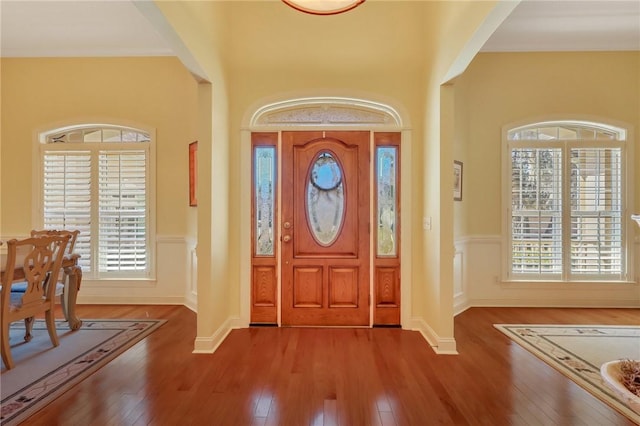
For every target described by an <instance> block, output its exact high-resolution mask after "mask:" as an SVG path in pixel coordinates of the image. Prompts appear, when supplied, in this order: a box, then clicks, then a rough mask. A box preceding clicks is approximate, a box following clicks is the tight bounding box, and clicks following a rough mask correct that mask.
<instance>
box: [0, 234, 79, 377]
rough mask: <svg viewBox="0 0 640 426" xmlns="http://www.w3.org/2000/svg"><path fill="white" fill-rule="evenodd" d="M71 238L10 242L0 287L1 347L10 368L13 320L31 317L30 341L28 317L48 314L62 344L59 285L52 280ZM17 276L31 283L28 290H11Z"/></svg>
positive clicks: (53, 338)
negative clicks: (57, 308)
mask: <svg viewBox="0 0 640 426" xmlns="http://www.w3.org/2000/svg"><path fill="white" fill-rule="evenodd" d="M69 239H70V236H68V235H66V236H62V235H57V236H47V237H39V238H27V239H24V240H16V239H13V240H10V241H8V242H7V263H6V266H5V270H4V272H3V273H2V288H1V289H0V304H1V306H0V313H1V314H2V315H1V316H0V318H1V319H0V323H1V327H0V334H1V336H0V349H1V350H2V361H3V362H4V365H5V366H6V367H7V369H10V368H13V365H14V364H13V357H12V356H11V346H10V344H9V326H10V324H11V323H12V322H15V321H18V320H27V321H25V323H26V324H27V333H26V335H25V340H27V341H29V340H31V330H32V328H33V320H31V321H28V319H30V318H31V319H33V318H35V316H36V315H39V314H44V316H45V320H46V323H47V331H48V332H49V337H50V339H51V343H52V344H53V346H58V344H59V342H58V334H57V332H56V325H55V318H54V307H55V299H54V298H55V296H54V293H55V288H56V286H55V285H51V284H55V279H56V277H58V274H59V273H60V266H61V265H62V259H63V257H64V254H65V249H66V247H67V243H68V242H69ZM22 276H24V277H22ZM17 280H19V281H25V282H26V283H27V288H26V291H25V292H24V293H16V292H12V291H11V285H12V283H13V282H14V281H17ZM51 281H53V282H51Z"/></svg>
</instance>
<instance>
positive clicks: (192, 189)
mask: <svg viewBox="0 0 640 426" xmlns="http://www.w3.org/2000/svg"><path fill="white" fill-rule="evenodd" d="M197 187H198V141H195V142H191V143H190V144H189V205H190V206H194V207H195V206H197V205H198V198H197V194H198V192H197V191H196V189H197Z"/></svg>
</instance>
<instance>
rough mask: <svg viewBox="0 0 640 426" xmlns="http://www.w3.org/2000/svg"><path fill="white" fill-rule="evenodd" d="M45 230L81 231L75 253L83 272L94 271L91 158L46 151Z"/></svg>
mask: <svg viewBox="0 0 640 426" xmlns="http://www.w3.org/2000/svg"><path fill="white" fill-rule="evenodd" d="M43 189H44V206H43V207H44V227H45V228H46V229H78V230H80V235H79V236H78V239H77V240H76V244H75V249H74V250H75V252H76V253H78V254H80V256H81V257H80V265H81V266H82V268H83V271H85V272H90V271H91V247H90V245H89V235H90V233H91V154H90V152H88V151H77V152H74V151H45V153H44V187H43Z"/></svg>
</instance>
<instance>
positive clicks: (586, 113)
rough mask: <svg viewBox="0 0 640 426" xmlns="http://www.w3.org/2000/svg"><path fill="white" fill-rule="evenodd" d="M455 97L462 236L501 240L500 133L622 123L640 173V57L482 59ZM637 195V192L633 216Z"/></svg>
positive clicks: (464, 78) (525, 55) (634, 165)
mask: <svg viewBox="0 0 640 426" xmlns="http://www.w3.org/2000/svg"><path fill="white" fill-rule="evenodd" d="M456 93H457V94H456V105H459V106H460V108H459V109H458V110H457V111H458V113H459V115H458V116H457V123H458V124H459V126H458V127H459V129H460V135H459V136H460V139H459V140H458V141H457V142H458V144H459V145H460V146H459V147H456V152H460V158H459V159H460V160H462V161H464V201H463V202H462V204H461V211H460V215H459V216H458V217H456V219H457V220H456V222H457V223H458V226H459V228H458V230H457V235H458V236H469V235H499V234H500V233H501V210H500V205H501V192H500V191H501V189H500V188H501V172H500V171H501V129H502V126H503V125H506V124H509V123H513V122H518V121H522V120H528V119H533V120H535V119H537V118H541V119H544V118H560V117H563V116H564V117H566V116H569V117H571V118H576V117H581V118H586V119H589V118H593V119H595V120H597V119H598V118H600V119H605V120H614V121H620V122H625V123H627V124H629V125H631V126H632V127H633V129H634V133H633V137H634V138H635V140H632V141H631V143H635V147H636V148H635V160H633V159H631V163H630V166H631V167H630V168H631V170H632V171H633V170H638V169H640V147H638V138H639V137H640V134H639V131H640V52H571V53H569V52H564V53H483V54H479V55H478V56H477V57H476V58H475V59H474V60H473V62H472V63H471V65H470V66H469V68H468V69H467V71H466V72H465V73H464V74H463V76H462V77H460V78H459V79H458V80H457V81H456ZM638 176H639V175H638V174H637V173H636V181H637V178H638ZM639 191H640V185H638V184H636V185H635V206H636V209H635V210H636V211H640V204H639V203H640V198H639V197H640V192H639ZM630 208H633V206H630Z"/></svg>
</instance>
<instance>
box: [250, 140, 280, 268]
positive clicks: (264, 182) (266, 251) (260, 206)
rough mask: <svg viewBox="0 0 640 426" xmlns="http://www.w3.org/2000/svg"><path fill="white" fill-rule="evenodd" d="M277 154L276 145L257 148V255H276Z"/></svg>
mask: <svg viewBox="0 0 640 426" xmlns="http://www.w3.org/2000/svg"><path fill="white" fill-rule="evenodd" d="M275 155H276V149H275V147H272V146H257V147H256V148H255V179H256V181H255V197H256V199H255V205H256V223H255V226H256V247H255V250H256V256H273V255H274V244H273V238H274V232H273V225H274V217H273V216H274V211H275V210H274V207H275V192H274V190H275V172H276V170H275V164H276V162H275Z"/></svg>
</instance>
